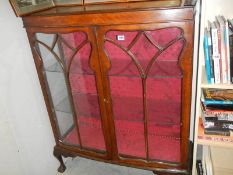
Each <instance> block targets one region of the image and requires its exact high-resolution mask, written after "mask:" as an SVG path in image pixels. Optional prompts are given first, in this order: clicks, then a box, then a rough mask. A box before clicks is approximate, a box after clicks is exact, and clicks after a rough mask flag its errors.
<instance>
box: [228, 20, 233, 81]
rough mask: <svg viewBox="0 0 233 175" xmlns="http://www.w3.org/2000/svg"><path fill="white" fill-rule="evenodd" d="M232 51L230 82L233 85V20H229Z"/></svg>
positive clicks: (230, 47)
mask: <svg viewBox="0 0 233 175" xmlns="http://www.w3.org/2000/svg"><path fill="white" fill-rule="evenodd" d="M228 27H229V29H230V30H229V49H230V82H231V83H233V20H228Z"/></svg>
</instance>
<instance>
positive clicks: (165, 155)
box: [104, 27, 185, 162]
mask: <svg viewBox="0 0 233 175" xmlns="http://www.w3.org/2000/svg"><path fill="white" fill-rule="evenodd" d="M184 44H185V40H184V37H183V31H182V29H180V28H177V27H170V28H163V29H157V30H150V31H116V30H115V31H114V30H112V31H108V32H107V33H106V35H105V46H104V47H105V52H106V55H107V57H108V58H109V60H110V62H111V68H110V70H109V72H108V74H109V81H110V89H111V99H112V110H113V115H114V121H115V132H116V138H117V146H118V152H119V154H120V155H121V156H123V157H132V156H133V157H138V158H143V159H145V160H148V161H153V160H154V161H164V162H180V142H181V140H180V137H181V133H180V129H181V117H182V116H181V98H182V94H181V92H182V88H181V87H182V77H183V74H182V71H181V69H180V65H179V62H180V59H179V58H180V55H181V53H182V50H183V47H184Z"/></svg>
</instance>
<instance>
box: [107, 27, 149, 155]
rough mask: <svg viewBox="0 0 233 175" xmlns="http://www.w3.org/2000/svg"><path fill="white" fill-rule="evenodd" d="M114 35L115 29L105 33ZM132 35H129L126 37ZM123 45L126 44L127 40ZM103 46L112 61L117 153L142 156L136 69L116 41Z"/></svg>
mask: <svg viewBox="0 0 233 175" xmlns="http://www.w3.org/2000/svg"><path fill="white" fill-rule="evenodd" d="M115 34H116V32H114V31H113V33H111V32H108V33H107V36H108V37H111V35H115ZM129 34H130V33H129ZM133 35H134V34H133ZM133 35H129V38H131V36H133ZM114 38H116V37H114ZM124 45H128V44H127V41H126V42H125V43H124ZM105 49H106V53H107V55H108V56H109V58H110V60H111V70H110V72H109V79H110V87H111V98H112V105H113V106H112V108H113V115H114V120H115V132H116V137H117V146H118V151H119V154H121V155H123V156H124V155H128V156H134V157H140V158H145V157H146V151H145V136H144V120H143V94H142V81H141V77H140V74H139V71H138V70H137V67H136V66H135V63H134V62H133V61H132V59H131V58H130V57H129V55H127V54H126V53H125V52H124V51H123V50H122V49H120V48H119V47H117V45H116V44H113V43H110V42H108V41H106V42H105Z"/></svg>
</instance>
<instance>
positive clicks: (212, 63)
mask: <svg viewBox="0 0 233 175" xmlns="http://www.w3.org/2000/svg"><path fill="white" fill-rule="evenodd" d="M210 27H211V22H210V21H208V28H207V30H208V33H207V36H208V51H209V57H210V71H211V82H212V83H213V84H214V83H215V80H214V60H213V53H212V52H213V51H212V38H211V32H210Z"/></svg>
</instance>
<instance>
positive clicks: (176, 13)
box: [23, 8, 193, 27]
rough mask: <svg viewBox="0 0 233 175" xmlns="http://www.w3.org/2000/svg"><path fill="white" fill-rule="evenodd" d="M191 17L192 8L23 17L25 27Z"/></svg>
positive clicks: (121, 22) (150, 20) (181, 19)
mask: <svg viewBox="0 0 233 175" xmlns="http://www.w3.org/2000/svg"><path fill="white" fill-rule="evenodd" d="M192 19H193V9H192V8H184V9H161V10H154V11H153V10H151V11H132V12H119V13H94V14H77V15H69V17H67V15H57V16H43V17H42V16H30V17H24V18H23V21H24V26H25V27H72V26H73V27H74V26H101V25H117V24H118V25H119V24H140V23H152V22H153V23H155V22H156V23H158V22H168V21H183V20H192Z"/></svg>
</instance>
